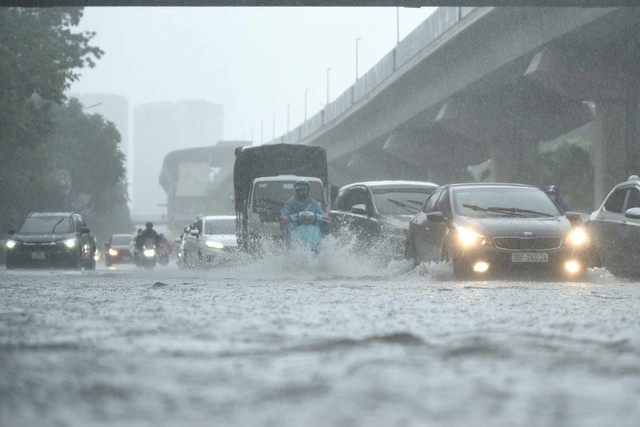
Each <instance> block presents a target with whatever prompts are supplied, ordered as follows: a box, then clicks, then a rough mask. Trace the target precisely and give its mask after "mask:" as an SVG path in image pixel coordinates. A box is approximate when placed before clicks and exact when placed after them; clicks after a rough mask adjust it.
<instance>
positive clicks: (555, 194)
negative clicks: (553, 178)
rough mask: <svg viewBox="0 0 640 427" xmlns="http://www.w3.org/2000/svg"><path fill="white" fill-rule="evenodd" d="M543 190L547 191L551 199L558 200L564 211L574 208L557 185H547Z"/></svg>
mask: <svg viewBox="0 0 640 427" xmlns="http://www.w3.org/2000/svg"><path fill="white" fill-rule="evenodd" d="M543 190H544V192H545V193H547V196H549V197H550V198H551V200H553V201H554V202H556V203H557V204H558V206H560V208H561V209H562V210H563V211H564V212H569V211H571V210H572V209H571V206H570V205H569V203H567V201H566V200H564V199H563V198H562V197H561V196H560V192H559V191H558V186H557V185H553V184H550V185H545V186H544V188H543Z"/></svg>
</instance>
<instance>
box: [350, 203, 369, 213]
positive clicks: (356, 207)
mask: <svg viewBox="0 0 640 427" xmlns="http://www.w3.org/2000/svg"><path fill="white" fill-rule="evenodd" d="M351 212H352V213H354V214H356V215H366V214H367V207H366V206H365V205H364V204H362V203H361V204H358V205H353V206H351Z"/></svg>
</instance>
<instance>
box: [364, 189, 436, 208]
mask: <svg viewBox="0 0 640 427" xmlns="http://www.w3.org/2000/svg"><path fill="white" fill-rule="evenodd" d="M433 190H434V189H432V188H380V189H374V190H373V200H374V203H375V205H376V209H377V211H378V213H379V214H383V215H413V214H415V213H416V212H418V211H419V210H420V206H422V204H423V203H424V201H425V200H426V199H427V196H429V194H431V193H432V192H433Z"/></svg>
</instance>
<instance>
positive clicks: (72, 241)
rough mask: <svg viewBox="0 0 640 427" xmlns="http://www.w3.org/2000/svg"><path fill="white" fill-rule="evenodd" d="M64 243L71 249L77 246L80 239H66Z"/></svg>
mask: <svg viewBox="0 0 640 427" xmlns="http://www.w3.org/2000/svg"><path fill="white" fill-rule="evenodd" d="M62 243H64V245H65V246H66V247H68V248H69V249H73V248H75V247H76V245H77V244H78V240H77V239H67V240H65V241H64V242H62Z"/></svg>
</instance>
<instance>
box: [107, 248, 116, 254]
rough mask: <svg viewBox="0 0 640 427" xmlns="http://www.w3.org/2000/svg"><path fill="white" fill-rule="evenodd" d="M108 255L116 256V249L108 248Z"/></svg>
mask: <svg viewBox="0 0 640 427" xmlns="http://www.w3.org/2000/svg"><path fill="white" fill-rule="evenodd" d="M109 255H111V256H118V251H116V250H115V249H112V248H109Z"/></svg>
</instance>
